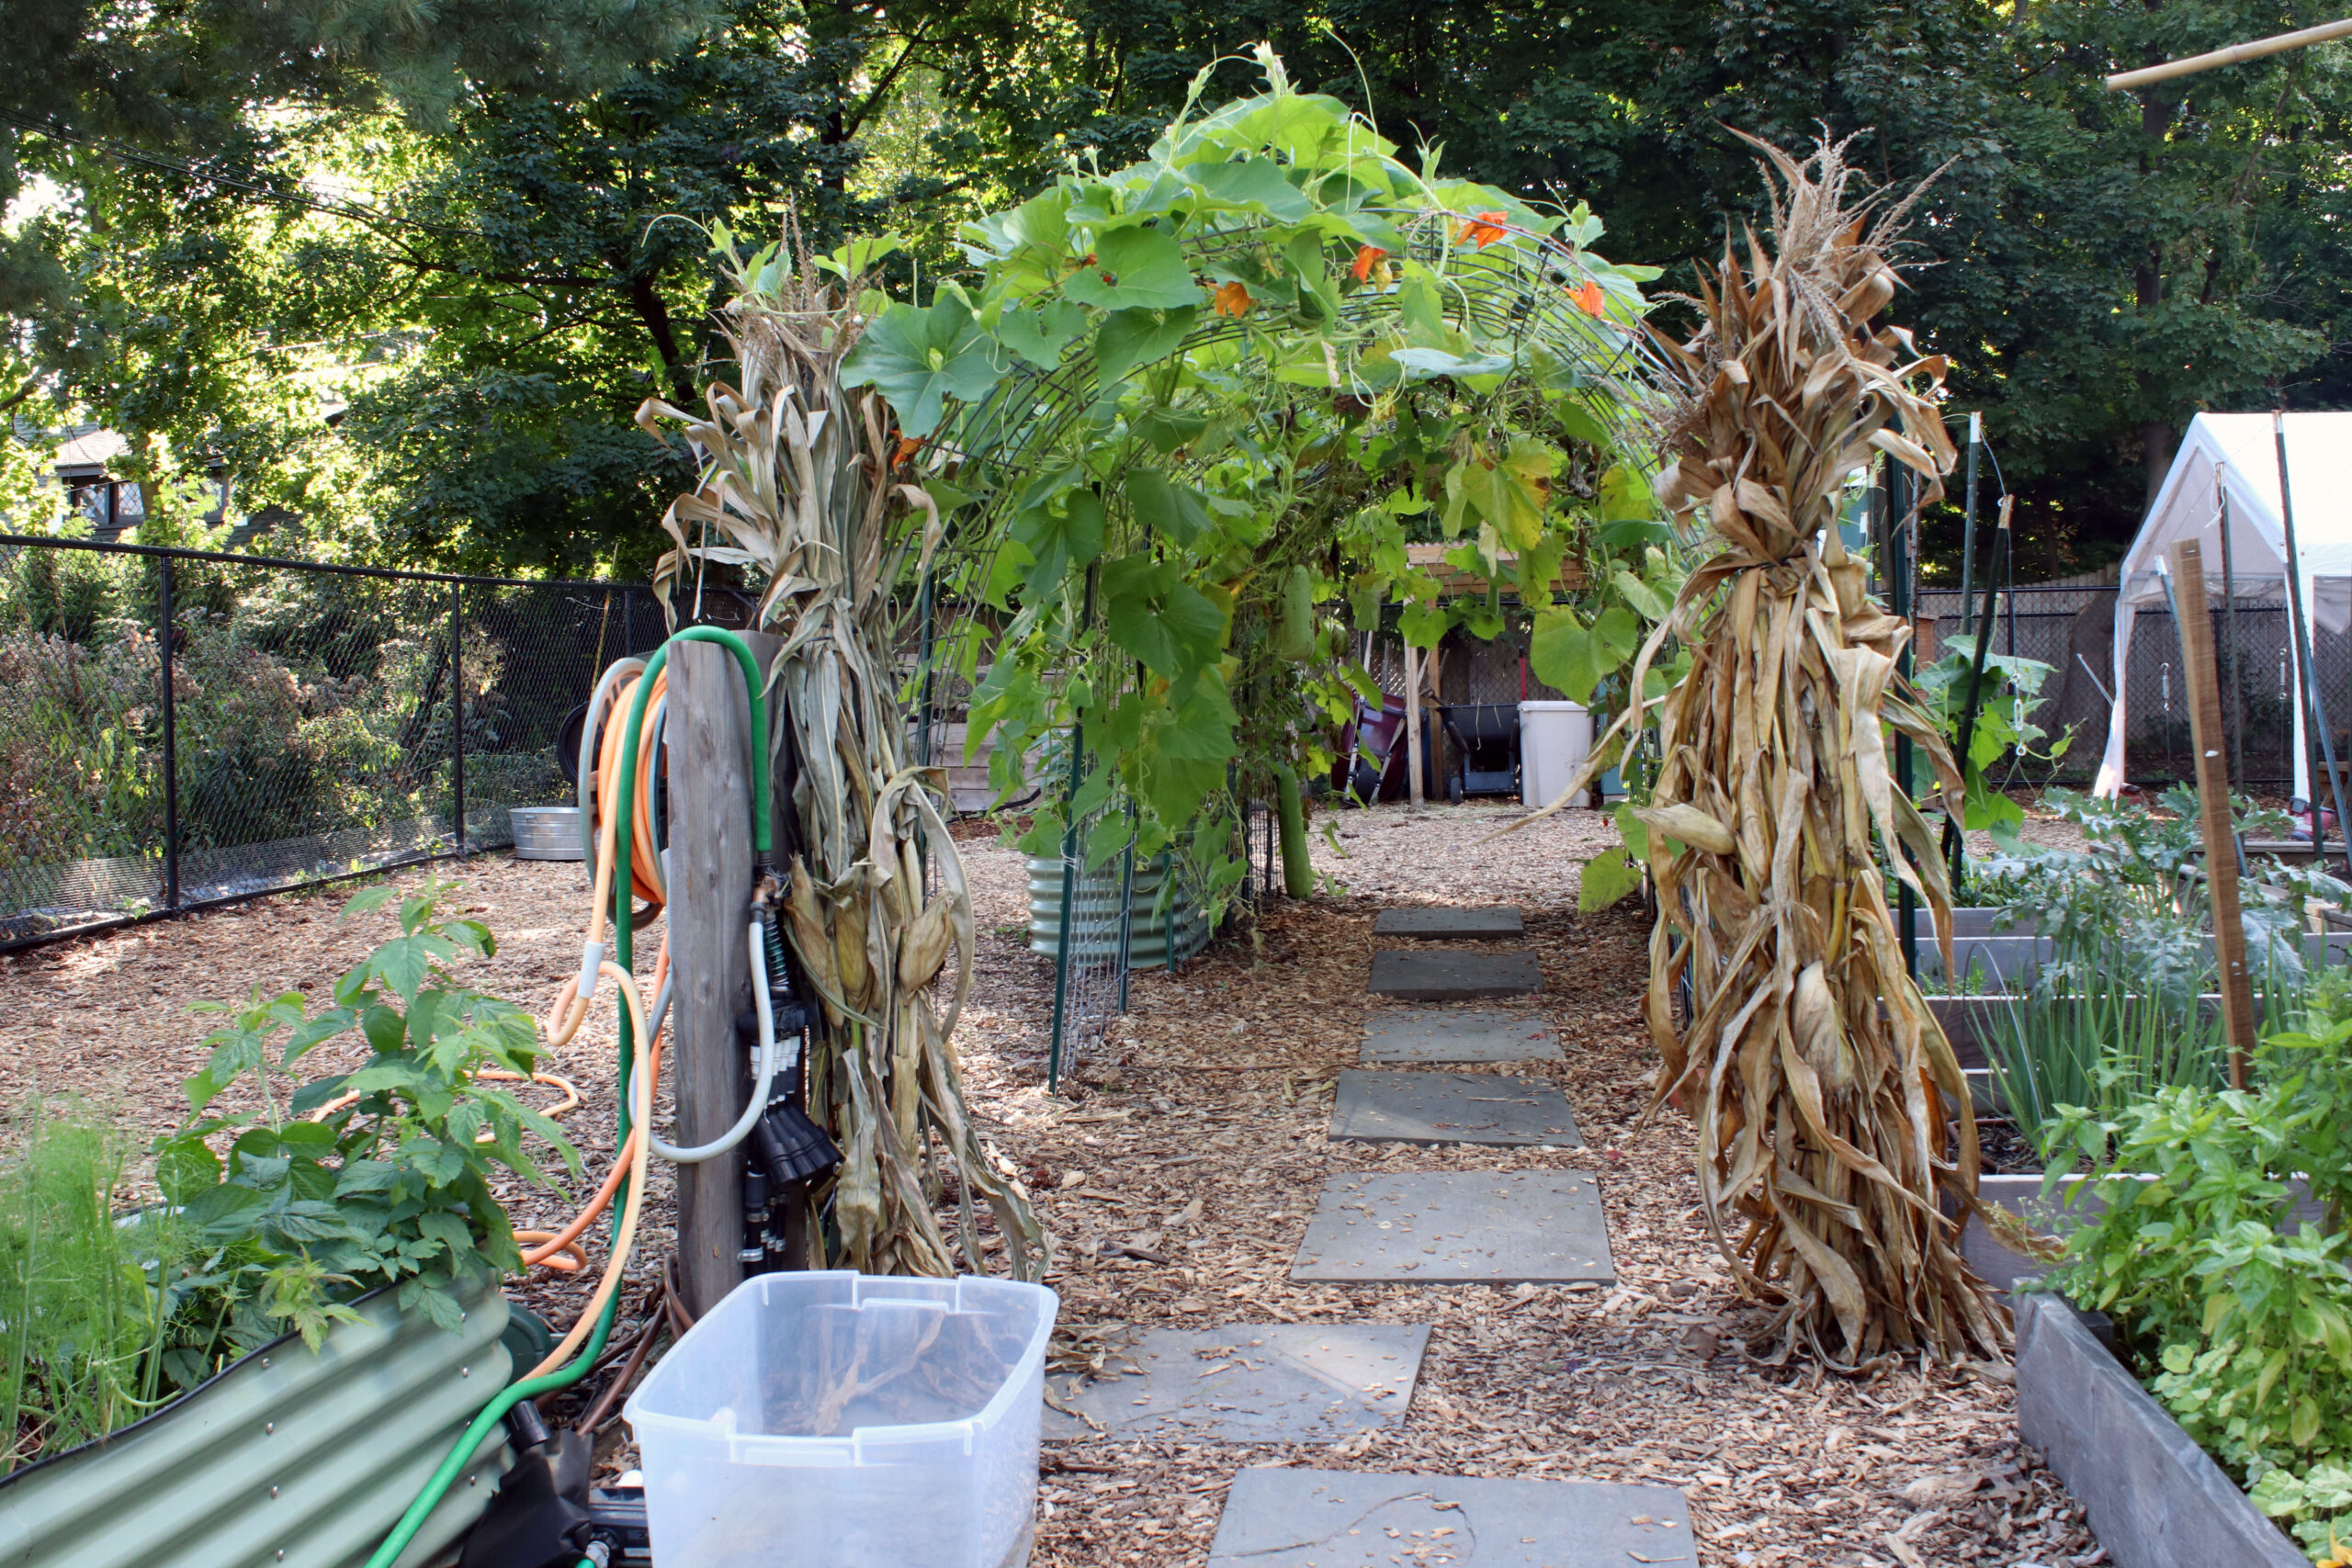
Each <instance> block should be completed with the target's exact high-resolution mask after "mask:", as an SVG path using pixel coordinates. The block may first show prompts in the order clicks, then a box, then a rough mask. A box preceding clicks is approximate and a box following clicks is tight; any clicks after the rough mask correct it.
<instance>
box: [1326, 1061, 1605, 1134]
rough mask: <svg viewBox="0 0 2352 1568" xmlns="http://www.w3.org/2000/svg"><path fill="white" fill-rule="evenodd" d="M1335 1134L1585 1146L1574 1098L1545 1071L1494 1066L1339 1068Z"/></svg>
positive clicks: (1333, 1118) (1333, 1123)
mask: <svg viewBox="0 0 2352 1568" xmlns="http://www.w3.org/2000/svg"><path fill="white" fill-rule="evenodd" d="M1331 1136H1332V1137H1333V1138H1335V1139H1345V1140H1353V1141H1356V1142H1362V1143H1396V1144H1499V1145H1545V1146H1548V1147H1552V1148H1563V1149H1573V1148H1581V1147H1582V1146H1583V1145H1584V1140H1583V1139H1582V1138H1580V1137H1578V1136H1577V1122H1576V1117H1575V1115H1574V1113H1572V1112H1571V1111H1569V1109H1568V1101H1567V1097H1566V1096H1565V1095H1563V1094H1562V1093H1561V1092H1560V1091H1559V1090H1558V1089H1556V1088H1555V1087H1554V1086H1553V1085H1551V1084H1549V1083H1547V1082H1545V1081H1544V1080H1543V1079H1541V1078H1507V1077H1498V1076H1497V1075H1495V1074H1492V1073H1370V1072H1364V1071H1362V1070H1360V1069H1354V1068H1351V1069H1348V1070H1346V1071H1343V1072H1341V1073H1340V1087H1339V1091H1338V1092H1337V1093H1336V1094H1334V1095H1333V1096H1332V1106H1331Z"/></svg>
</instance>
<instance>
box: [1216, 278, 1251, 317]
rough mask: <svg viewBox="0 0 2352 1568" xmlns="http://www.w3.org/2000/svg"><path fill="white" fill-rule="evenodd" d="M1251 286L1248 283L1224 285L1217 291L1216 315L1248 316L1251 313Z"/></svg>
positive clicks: (1219, 286) (1220, 285) (1218, 287)
mask: <svg viewBox="0 0 2352 1568" xmlns="http://www.w3.org/2000/svg"><path fill="white" fill-rule="evenodd" d="M1250 304H1251V300H1250V286H1249V285H1248V284H1246V283H1240V282H1234V283H1222V284H1219V285H1218V286H1217V290H1216V313H1217V314H1218V315H1220V316H1237V317H1238V316H1246V315H1248V314H1249V313H1250Z"/></svg>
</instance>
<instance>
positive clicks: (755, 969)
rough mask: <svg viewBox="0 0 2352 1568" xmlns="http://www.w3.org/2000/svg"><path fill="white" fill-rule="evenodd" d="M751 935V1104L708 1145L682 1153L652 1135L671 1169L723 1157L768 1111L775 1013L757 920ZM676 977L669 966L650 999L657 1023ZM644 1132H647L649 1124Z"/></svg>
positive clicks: (666, 1007) (673, 1052) (667, 1007)
mask: <svg viewBox="0 0 2352 1568" xmlns="http://www.w3.org/2000/svg"><path fill="white" fill-rule="evenodd" d="M751 931H752V1007H753V1008H754V1009H755V1010H757V1011H758V1013H759V1018H760V1042H759V1044H758V1045H757V1046H755V1047H754V1048H753V1053H752V1059H753V1061H754V1063H755V1064H756V1065H755V1066H754V1067H753V1069H752V1070H753V1071H754V1072H755V1073H757V1074H758V1076H759V1081H758V1082H757V1083H756V1084H754V1085H752V1102H751V1103H750V1104H749V1105H746V1106H745V1107H743V1114H742V1115H741V1116H739V1117H737V1118H736V1121H735V1125H733V1126H732V1127H729V1128H728V1129H727V1131H726V1132H724V1133H722V1134H719V1135H718V1137H716V1138H714V1139H712V1140H711V1141H710V1142H709V1143H707V1144H698V1145H695V1146H694V1147H693V1148H690V1149H682V1148H679V1147H677V1146H675V1145H672V1144H668V1143H665V1142H663V1141H662V1134H659V1133H653V1134H652V1138H653V1152H654V1153H655V1154H657V1155H660V1156H662V1158H663V1159H666V1160H668V1161H669V1162H670V1163H671V1164H672V1165H700V1164H702V1163H703V1161H705V1160H712V1159H717V1158H718V1156H720V1155H723V1154H725V1153H727V1152H728V1151H729V1150H730V1149H732V1148H733V1147H734V1146H735V1145H738V1144H740V1143H741V1142H742V1141H743V1140H744V1139H745V1138H747V1137H749V1136H751V1134H752V1124H753V1123H754V1122H758V1121H759V1119H760V1115H761V1113H762V1112H763V1111H766V1110H767V1108H768V1091H769V1089H770V1087H771V1086H772V1085H773V1084H774V1083H775V1068H776V1055H777V1052H776V1048H775V1011H774V1010H772V1009H771V1008H770V1007H769V1006H768V954H767V946H766V944H765V943H764V942H762V941H761V938H762V936H763V934H764V933H763V931H762V929H761V926H760V922H759V921H757V920H753V921H752V927H751ZM677 974H678V966H677V964H675V963H674V962H673V964H671V965H670V973H669V975H668V976H665V977H664V978H663V979H662V994H661V995H660V996H659V997H657V998H654V1002H653V1016H654V1018H656V1019H657V1020H658V1019H661V1018H662V1017H663V1016H665V1015H666V1014H667V1013H668V1012H669V1010H670V988H671V987H672V985H673V983H674V982H675V980H676V978H677ZM671 1038H672V1040H673V1041H674V1040H675V1039H676V1038H677V1036H676V1034H675V1033H674V1032H673V1034H672V1035H671ZM669 1055H671V1056H672V1057H673V1058H678V1056H679V1053H678V1051H677V1050H676V1048H675V1046H674V1045H673V1048H672V1049H671V1051H670V1053H669ZM679 1066H681V1068H683V1067H684V1061H683V1059H680V1061H679ZM648 1131H650V1123H649V1127H648Z"/></svg>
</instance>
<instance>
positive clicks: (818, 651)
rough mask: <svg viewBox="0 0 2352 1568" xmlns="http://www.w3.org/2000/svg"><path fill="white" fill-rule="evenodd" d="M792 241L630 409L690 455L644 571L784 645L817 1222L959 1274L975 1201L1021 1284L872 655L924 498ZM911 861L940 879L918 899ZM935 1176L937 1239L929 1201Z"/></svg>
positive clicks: (1016, 1188)
mask: <svg viewBox="0 0 2352 1568" xmlns="http://www.w3.org/2000/svg"><path fill="white" fill-rule="evenodd" d="M796 249H797V247H796V246H793V245H790V244H787V243H783V242H779V243H778V244H777V245H776V246H774V247H771V248H770V249H769V250H767V251H763V252H762V253H760V254H758V255H755V256H754V257H752V259H751V261H750V262H749V263H746V264H742V265H738V266H737V267H736V268H735V269H734V277H733V282H734V285H735V296H736V297H735V299H734V301H733V302H732V303H731V304H730V305H729V307H728V308H727V310H726V312H725V317H724V323H725V324H724V331H725V333H726V336H727V341H728V344H729V347H730V348H731V350H732V353H733V357H734V360H735V367H736V369H737V372H738V379H739V380H740V383H741V384H740V385H729V384H728V383H725V382H718V381H715V382H713V383H712V384H711V385H710V386H709V387H708V388H707V389H706V391H705V401H706V405H707V407H706V412H703V413H700V414H695V413H689V412H685V411H684V410H681V409H677V408H673V407H672V406H671V405H670V404H668V403H664V402H661V401H659V400H648V401H647V402H646V404H645V405H644V406H643V407H642V408H640V409H639V411H638V423H639V424H641V425H643V426H644V427H645V428H646V429H648V430H649V431H652V432H654V433H655V434H660V433H661V431H662V426H663V424H664V423H665V422H668V423H673V424H675V425H679V426H683V427H684V431H685V433H686V434H688V435H689V436H690V437H692V439H693V440H694V442H695V445H696V446H698V447H699V448H700V451H701V456H702V458H703V465H702V475H701V484H700V487H699V488H698V489H697V490H696V491H695V492H694V493H692V494H690V495H683V496H680V497H679V498H678V499H677V501H676V502H674V503H673V505H672V506H671V508H670V511H669V513H668V514H667V515H665V516H664V517H663V518H662V527H663V528H664V529H665V530H666V531H667V532H668V533H669V535H670V537H671V539H672V541H673V547H672V548H671V549H670V550H669V552H668V553H667V554H665V555H663V556H662V560H661V564H660V566H659V568H658V569H657V570H656V571H655V574H654V586H655V588H656V590H657V591H658V592H660V593H661V594H662V600H663V603H664V604H665V605H667V604H669V602H670V599H671V597H672V595H673V593H674V592H692V591H694V590H695V588H696V587H697V586H698V583H699V579H700V576H701V573H702V572H703V571H704V570H706V569H707V567H708V566H710V565H728V566H734V567H739V568H741V569H743V570H744V571H745V573H746V575H747V576H749V577H751V578H752V579H753V580H754V581H761V582H763V584H764V589H763V592H762V594H761V597H760V602H759V613H758V617H757V624H758V625H759V626H761V627H762V628H763V629H764V630H769V631H773V632H775V633H777V634H778V635H779V636H781V637H783V639H784V645H785V646H784V649H783V651H782V653H781V654H780V655H779V656H778V658H777V659H776V660H775V663H774V665H773V666H772V667H771V670H770V672H769V677H768V691H769V699H770V706H769V711H770V714H771V715H772V716H773V720H774V724H775V735H774V736H773V738H772V739H773V743H774V745H775V752H774V756H775V763H776V777H777V778H778V779H779V780H781V779H783V778H785V777H786V776H787V775H786V772H785V769H784V764H785V761H786V758H787V757H790V758H791V759H792V760H793V761H795V762H797V777H795V779H794V784H793V797H792V798H793V806H794V808H795V810H796V812H797V816H798V819H799V824H800V832H801V838H802V840H803V842H802V846H801V852H800V853H798V854H796V855H795V856H794V858H793V861H792V866H791V878H792V881H791V886H790V888H789V890H788V897H787V902H786V917H787V919H786V927H787V931H788V934H789V937H790V940H791V942H792V945H793V949H794V953H795V955H796V956H797V958H798V960H799V962H800V966H801V969H802V971H803V973H804V974H805V975H806V976H808V977H809V981H810V983H811V985H812V986H813V987H815V989H816V991H817V993H818V995H819V997H820V999H821V1001H822V1003H823V1009H822V1011H823V1019H822V1021H821V1023H820V1026H819V1027H818V1028H817V1029H816V1031H815V1032H814V1042H815V1043H814V1044H813V1045H812V1048H811V1057H810V1062H809V1080H808V1081H809V1086H810V1088H809V1100H810V1102H811V1109H812V1110H813V1111H816V1112H817V1114H818V1115H819V1117H820V1120H822V1121H823V1122H825V1123H826V1124H827V1126H828V1127H829V1129H830V1130H831V1132H832V1134H833V1135H834V1137H835V1138H836V1139H837V1140H838V1141H839V1142H840V1144H841V1145H842V1167H841V1169H840V1170H839V1171H838V1172H837V1173H836V1175H835V1176H834V1178H833V1183H832V1186H831V1190H830V1192H829V1193H828V1194H825V1195H824V1196H826V1197H828V1198H829V1199H830V1202H831V1216H832V1219H833V1222H834V1226H835V1228H836V1230H837V1232H838V1235H839V1236H840V1247H839V1252H838V1255H837V1256H836V1258H834V1259H833V1261H835V1262H838V1263H841V1264H842V1265H845V1266H847V1267H850V1268H854V1269H859V1270H861V1271H864V1272H867V1273H884V1274H888V1273H899V1274H930V1275H952V1274H955V1273H957V1272H959V1264H958V1260H957V1258H956V1252H957V1250H958V1249H959V1247H960V1250H961V1252H962V1254H963V1258H962V1262H961V1266H960V1267H961V1269H963V1270H969V1271H972V1272H980V1271H983V1270H984V1269H986V1268H987V1266H988V1258H987V1252H986V1249H985V1248H984V1246H983V1243H982V1240H981V1237H980V1234H979V1227H978V1218H977V1213H976V1211H975V1208H974V1203H973V1201H974V1199H975V1197H977V1198H978V1199H980V1200H981V1201H985V1202H987V1204H988V1205H989V1210H990V1211H991V1213H993V1214H994V1216H995V1220H996V1230H997V1234H998V1235H1001V1237H1002V1238H1003V1243H1004V1249H1005V1257H1004V1259H1003V1265H1002V1266H1003V1267H1005V1268H1007V1269H1009V1270H1010V1271H1011V1272H1012V1275H1013V1277H1014V1278H1016V1279H1022V1280H1035V1279H1039V1278H1042V1276H1043V1275H1044V1272H1045V1267H1046V1240H1045V1234H1044V1231H1043V1229H1042V1228H1041V1227H1040V1226H1039V1224H1037V1219H1036V1215H1035V1213H1034V1212H1033V1210H1032V1208H1031V1205H1030V1202H1029V1198H1028V1195H1027V1193H1026V1192H1024V1191H1023V1190H1022V1188H1021V1185H1020V1183H1019V1181H1018V1179H1016V1178H1015V1177H1014V1175H1013V1168H1012V1165H1011V1164H1010V1162H1008V1161H1006V1160H1005V1159H1003V1158H1002V1156H999V1155H997V1154H996V1153H995V1152H994V1151H992V1150H990V1149H989V1148H987V1147H985V1146H984V1145H982V1144H981V1142H980V1139H979V1137H978V1134H977V1133H976V1132H975V1131H974V1130H973V1127H972V1125H971V1122H970V1120H969V1117H968V1115H967V1111H966V1106H965V1097H964V1087H963V1081H962V1077H961V1074H960V1071H959V1069H958V1067H957V1065H956V1051H955V1047H954V1044H953V1043H952V1040H951V1038H950V1037H951V1034H952V1032H953V1031H954V1029H955V1027H956V1016H957V1014H958V1013H959V1012H960V1011H961V1010H962V1009H963V1006H964V1004H965V1002H966V1001H967V999H968V998H969V997H970V995H971V987H972V954H973V951H974V933H973V926H972V902H971V897H970V893H969V891H968V889H967V885H966V883H965V879H964V872H963V863H962V861H961V859H960V857H959V856H958V855H957V854H956V844H955V841H954V840H953V839H952V838H951V837H950V836H949V834H948V831H947V825H946V822H945V821H944V818H942V816H941V814H940V812H939V810H938V807H937V806H936V805H935V804H934V802H933V798H932V795H931V794H930V792H929V789H928V788H927V787H926V782H927V781H926V780H925V778H924V775H923V773H922V770H920V769H918V768H916V767H915V766H913V765H912V763H911V762H910V760H909V759H908V757H907V756H906V754H905V753H906V749H907V747H906V741H907V733H908V728H907V717H906V714H905V711H904V710H903V708H902V707H901V706H900V704H899V693H898V688H897V684H896V682H895V678H894V674H893V671H892V667H891V664H890V660H889V657H888V649H890V648H891V647H892V646H893V642H894V636H893V634H894V630H895V624H894V623H895V616H896V615H897V613H898V607H899V596H898V595H896V594H895V593H894V590H896V589H898V588H899V586H900V585H901V584H900V578H901V574H902V572H903V571H904V570H905V568H906V567H907V565H908V558H909V556H910V553H912V554H915V555H916V556H917V557H918V558H919V560H920V561H922V562H927V561H928V560H929V558H930V556H931V553H932V552H933V550H934V549H936V547H938V544H939V539H940V525H939V516H938V511H937V508H936V507H935V506H933V503H932V501H931V498H930V496H929V495H928V494H926V493H925V492H924V491H923V490H922V488H920V487H919V486H917V485H913V484H906V483H897V482H894V477H893V476H894V471H895V470H897V468H898V466H899V456H900V455H899V453H898V452H897V451H896V450H895V448H896V446H897V442H896V440H895V432H894V431H893V430H892V429H891V427H890V425H889V421H888V415H887V413H886V412H885V410H884V408H883V405H882V403H881V402H880V400H878V399H877V398H876V397H875V396H873V395H872V394H867V395H865V396H862V397H857V398H852V397H851V396H850V395H849V394H848V393H847V392H845V391H844V390H843V389H842V385H841V378H840V367H841V361H842V356H843V355H846V354H847V353H848V352H849V351H850V349H851V348H852V347H853V346H854V344H855V343H856V339H857V330H858V319H857V318H856V316H855V315H854V312H853V311H852V310H850V309H849V307H848V304H847V301H848V300H849V299H854V298H855V297H856V294H857V288H856V287H855V286H854V285H850V286H845V287H843V288H841V289H840V290H839V292H836V291H835V289H834V288H832V287H831V286H829V285H827V284H826V283H824V282H823V281H822V280H821V279H820V276H819V275H818V274H817V271H816V268H815V267H814V266H813V265H811V264H810V263H809V260H808V259H807V258H806V257H805V256H800V257H796V256H795V254H793V253H794V251H795V250H796ZM796 262H797V266H796ZM779 698H780V699H781V700H780V701H779V700H778V699H779ZM926 854H927V855H928V856H929V858H930V862H931V864H932V866H933V868H934V869H935V870H936V871H937V873H938V875H939V886H940V892H939V893H938V894H937V895H936V896H935V897H930V898H928V899H927V898H926V897H925V895H924V882H925V878H924V868H923V863H922V857H923V856H925V855H926ZM934 1155H935V1156H937V1159H939V1160H944V1163H945V1165H946V1167H947V1168H948V1169H949V1171H950V1172H951V1175H950V1177H949V1178H947V1179H943V1177H942V1175H941V1172H940V1168H939V1165H938V1163H937V1162H936V1160H935V1159H934ZM950 1186H952V1188H953V1190H954V1196H955V1198H956V1204H957V1207H956V1223H955V1227H954V1228H955V1230H956V1236H955V1239H954V1241H953V1242H952V1243H951V1241H950V1239H949V1237H948V1235H947V1234H946V1232H945V1230H944V1228H943V1226H942V1224H941V1223H940V1221H939V1219H938V1217H937V1215H938V1209H939V1206H940V1200H941V1198H942V1196H943V1194H944V1191H945V1190H946V1189H947V1188H948V1187H950ZM812 1234H814V1233H812Z"/></svg>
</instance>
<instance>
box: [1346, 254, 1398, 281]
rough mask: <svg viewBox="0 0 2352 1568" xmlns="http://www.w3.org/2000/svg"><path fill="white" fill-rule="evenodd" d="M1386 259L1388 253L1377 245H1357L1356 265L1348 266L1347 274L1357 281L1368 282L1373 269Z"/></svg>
mask: <svg viewBox="0 0 2352 1568" xmlns="http://www.w3.org/2000/svg"><path fill="white" fill-rule="evenodd" d="M1387 259H1388V253H1387V252H1386V251H1384V250H1382V249H1381V248H1380V247H1379V246H1378V245H1358V246H1357V247H1356V265H1353V266H1351V267H1350V268H1348V275H1349V276H1351V277H1353V278H1354V279H1355V280H1356V281H1357V282H1358V283H1368V282H1370V281H1371V280H1372V275H1373V272H1374V269H1375V268H1377V267H1378V266H1379V265H1380V264H1381V263H1382V262H1384V261H1386V260H1387Z"/></svg>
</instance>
